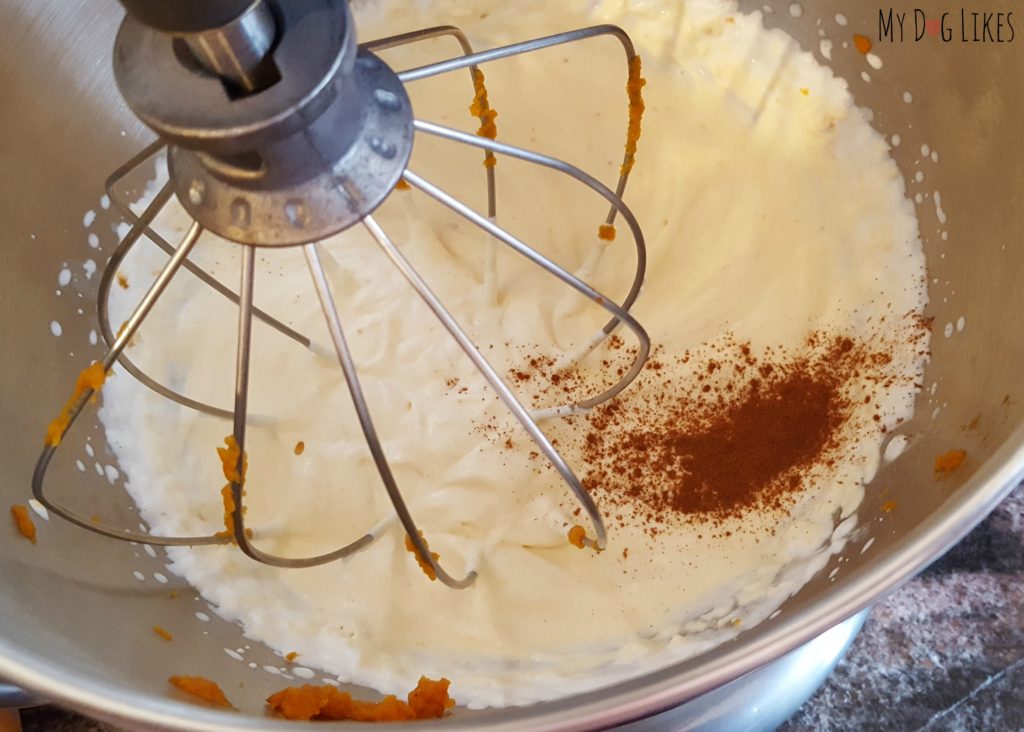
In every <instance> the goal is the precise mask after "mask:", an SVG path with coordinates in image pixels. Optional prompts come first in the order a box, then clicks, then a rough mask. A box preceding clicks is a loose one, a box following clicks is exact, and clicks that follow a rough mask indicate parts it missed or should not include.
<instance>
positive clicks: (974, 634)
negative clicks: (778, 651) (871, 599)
mask: <svg viewBox="0 0 1024 732" xmlns="http://www.w3.org/2000/svg"><path fill="white" fill-rule="evenodd" d="M1022 690H1024V486H1021V487H1018V488H1017V490H1016V491H1015V492H1014V493H1013V494H1012V495H1011V496H1010V497H1009V498H1007V499H1006V501H1004V502H1003V503H1002V505H1000V506H999V508H997V509H996V511H995V512H994V513H993V514H992V515H991V516H989V518H988V519H986V520H985V522H984V523H982V524H981V525H980V526H978V528H976V529H975V530H974V531H973V532H972V533H971V534H970V535H969V536H968V537H967V538H966V539H964V541H963V542H961V543H960V544H959V545H958V546H956V547H955V548H954V549H953V550H952V551H950V552H949V553H948V554H947V555H946V556H944V557H943V558H942V559H940V560H939V561H938V562H936V563H935V564H933V565H932V566H931V567H930V568H928V569H927V570H925V572H924V573H922V574H921V575H920V576H919V577H917V578H916V579H915V580H913V581H912V582H910V583H909V584H907V585H905V586H904V587H903V588H901V589H900V590H898V591H896V592H895V593H893V594H892V595H890V596H889V597H888V598H886V599H885V600H883V601H882V602H880V603H879V604H878V605H877V606H876V607H875V608H874V610H873V611H872V613H871V615H870V616H869V617H868V620H867V623H865V625H864V629H863V631H862V632H861V633H860V635H859V636H858V637H857V639H856V640H855V641H854V643H853V646H852V647H851V649H850V652H849V653H848V654H847V656H846V658H845V659H844V660H843V661H842V662H841V663H840V665H839V667H838V669H837V670H836V672H835V673H834V674H833V675H832V677H831V678H830V679H829V680H828V681H827V682H826V683H825V685H824V686H823V687H822V688H821V689H820V690H819V691H818V692H817V694H815V696H814V697H813V698H812V699H811V700H810V701H809V702H807V704H805V705H804V706H803V708H802V709H801V710H800V711H799V712H798V713H797V714H796V716H795V717H794V718H793V719H791V720H790V721H789V722H787V723H786V724H785V725H783V726H782V728H781V729H780V732H812V731H813V732H838V731H839V730H872V731H873V732H875V731H877V732H885V731H888V730H893V731H895V730H899V732H904V731H911V730H920V731H921V732H925V731H927V732H939V731H940V730H1000V732H1004V731H1005V732H1011V731H1013V730H1017V731H1018V732H1019V731H1022V730H1024V691H1022ZM22 724H23V727H24V732H114V731H113V730H112V728H111V727H108V726H106V725H102V724H99V723H96V722H92V721H89V720H87V719H85V718H83V717H80V716H78V715H75V714H72V713H70V712H66V711H64V710H61V709H58V708H55V707H39V708H37V709H28V710H23V711H22Z"/></svg>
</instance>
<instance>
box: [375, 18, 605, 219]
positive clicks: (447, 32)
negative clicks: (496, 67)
mask: <svg viewBox="0 0 1024 732" xmlns="http://www.w3.org/2000/svg"><path fill="white" fill-rule="evenodd" d="M443 36H451V37H452V38H454V39H455V40H456V41H458V43H459V46H460V47H461V48H462V55H463V56H470V55H472V54H473V53H474V51H473V44H471V43H470V42H469V37H468V36H467V35H466V34H465V33H464V32H463V30H462V29H461V28H459V27H458V26H454V25H438V26H434V27H433V28H422V29H420V30H414V31H409V32H408V33H399V34H398V35H394V36H387V37H386V38H377V39H375V40H372V41H367V42H365V43H361V44H359V47H360V48H362V49H365V50H367V51H384V50H387V49H389V48H396V47H397V46H404V45H407V44H410V43H417V42H419V41H426V40H430V39H431V38H440V37H443ZM468 68H469V78H470V82H471V83H472V84H473V88H474V92H475V91H476V75H477V74H478V73H479V72H480V67H479V65H477V64H470V65H469V67H468ZM479 119H480V123H481V124H484V123H486V121H487V118H486V115H485V112H484V111H481V113H480V117H479ZM492 156H493V153H491V152H489V151H486V150H485V151H484V160H485V161H486V160H488V159H489V158H490V157H492ZM484 169H485V171H486V176H487V215H488V216H490V217H491V218H494V217H495V216H497V215H498V198H497V193H496V188H495V175H494V166H493V165H487V164H485V165H484ZM609 223H611V222H609Z"/></svg>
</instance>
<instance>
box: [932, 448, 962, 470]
mask: <svg viewBox="0 0 1024 732" xmlns="http://www.w3.org/2000/svg"><path fill="white" fill-rule="evenodd" d="M966 457H967V452H966V451H965V450H950V451H949V452H944V453H942V454H941V455H939V456H938V457H937V458H935V472H936V473H952V472H953V471H954V470H956V469H957V468H959V467H960V465H961V463H963V461H964V458H966Z"/></svg>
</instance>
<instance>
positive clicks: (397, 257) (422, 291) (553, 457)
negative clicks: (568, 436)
mask: <svg viewBox="0 0 1024 732" xmlns="http://www.w3.org/2000/svg"><path fill="white" fill-rule="evenodd" d="M363 224H364V225H365V226H366V228H367V229H368V230H369V231H370V233H371V234H372V235H373V238H374V239H376V240H377V243H378V244H379V245H380V247H381V249H382V250H383V251H384V253H385V254H386V255H387V256H388V258H389V259H390V260H391V262H392V264H394V265H395V267H396V268H398V270H399V272H401V273H402V276H403V277H405V279H406V281H408V283H409V284H410V285H412V287H413V289H414V290H416V293H417V294H418V295H419V296H420V298H421V299H422V300H423V302H424V303H426V305H427V307H428V308H430V310H431V312H432V313H433V314H434V315H435V316H436V317H437V319H438V320H439V321H440V322H441V324H442V325H443V326H444V328H445V330H447V331H448V333H449V334H450V335H451V337H452V338H453V339H455V341H456V343H458V344H459V347H460V348H461V349H462V351H463V352H464V353H465V354H466V355H467V356H468V357H469V359H470V360H471V361H472V362H473V365H474V366H476V368H477V370H478V371H479V372H480V373H481V374H482V375H483V377H484V379H486V381H487V383H488V384H489V385H490V387H491V388H492V389H494V391H495V392H497V394H498V397H499V398H500V399H501V401H502V402H504V404H505V406H506V407H508V409H509V411H511V412H512V414H513V415H514V416H515V418H516V420H517V421H518V422H519V424H521V425H522V427H523V429H525V430H526V432H527V433H528V434H529V435H530V438H531V439H532V440H533V441H534V443H535V444H536V445H537V447H538V448H539V449H540V450H541V452H542V453H544V457H546V458H547V459H548V462H550V463H551V465H552V466H553V467H554V468H555V470H556V471H558V474H559V475H561V476H562V480H564V481H565V483H566V484H567V485H568V486H569V489H570V490H571V491H572V493H573V495H574V496H575V497H576V500H577V501H579V502H580V504H581V505H582V506H583V509H584V510H585V511H586V512H587V516H588V517H589V519H590V522H591V524H592V525H593V527H594V532H595V539H594V540H593V543H594V544H595V546H596V548H597V549H604V547H605V543H606V534H605V527H604V519H603V518H602V517H601V512H600V511H599V510H598V508H597V505H596V504H595V503H594V500H593V499H592V498H591V497H590V494H589V493H587V491H586V490H585V489H584V488H583V485H582V484H581V483H580V481H579V478H577V477H576V474H575V473H574V472H573V471H572V468H570V467H569V465H568V463H566V461H565V459H564V458H563V457H562V455H561V453H559V452H558V450H557V449H556V448H555V446H554V445H553V444H552V443H551V440H549V439H548V437H547V435H545V434H544V432H543V431H542V430H541V429H540V427H539V426H538V425H537V423H536V422H535V421H534V420H533V418H532V417H531V416H530V413H529V411H527V409H526V407H524V406H523V404H522V402H520V401H519V399H518V398H517V397H516V395H515V392H513V391H512V390H511V389H510V388H509V387H508V385H507V384H506V383H505V382H504V380H502V378H501V377H500V376H499V375H498V372H497V371H495V369H494V367H493V366H491V364H490V362H488V361H487V359H486V358H484V356H483V354H482V353H480V350H479V349H478V348H477V347H476V346H475V345H474V344H473V341H472V339H471V338H470V337H469V336H468V335H467V334H466V331H464V330H463V329H462V327H461V326H460V325H459V323H458V321H456V320H455V317H454V316H453V315H452V314H451V312H450V311H449V310H448V309H447V308H445V306H444V305H443V304H442V303H441V300H440V299H439V298H438V297H437V295H435V294H434V292H433V291H432V290H431V289H430V286H429V285H428V284H427V282H426V280H424V279H423V277H422V276H421V275H420V274H419V272H417V271H416V269H415V268H414V267H413V266H412V264H410V263H409V260H408V259H406V258H405V256H404V255H403V254H402V252H401V251H400V250H399V249H398V247H396V246H395V244H394V242H392V241H391V239H390V237H388V235H387V234H386V233H385V231H384V229H382V228H381V226H380V224H378V223H377V222H376V220H375V219H374V218H373V217H372V216H367V217H366V218H365V219H363Z"/></svg>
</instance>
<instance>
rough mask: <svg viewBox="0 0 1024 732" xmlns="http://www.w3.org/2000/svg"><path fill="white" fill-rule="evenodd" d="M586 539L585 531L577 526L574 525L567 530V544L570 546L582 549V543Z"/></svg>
mask: <svg viewBox="0 0 1024 732" xmlns="http://www.w3.org/2000/svg"><path fill="white" fill-rule="evenodd" d="M586 538H587V530H586V529H584V528H583V527H582V526H580V525H579V524H576V525H575V526H573V527H572V528H571V529H569V543H570V544H572V545H573V546H574V547H578V548H580V549H582V548H583V546H584V544H583V541H584V539H586Z"/></svg>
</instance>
